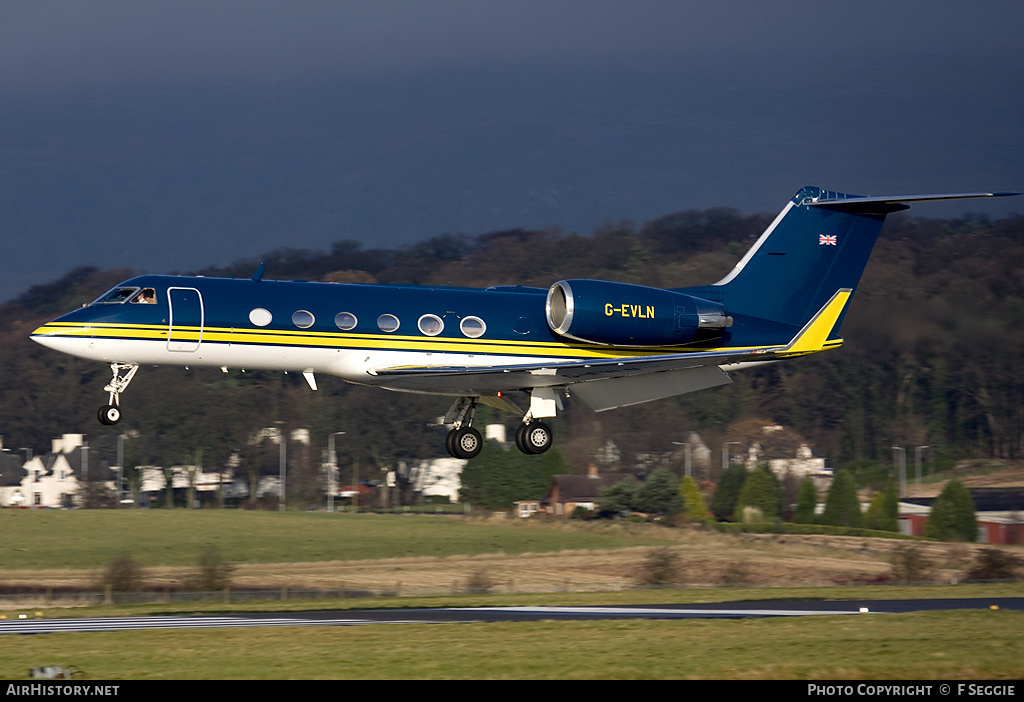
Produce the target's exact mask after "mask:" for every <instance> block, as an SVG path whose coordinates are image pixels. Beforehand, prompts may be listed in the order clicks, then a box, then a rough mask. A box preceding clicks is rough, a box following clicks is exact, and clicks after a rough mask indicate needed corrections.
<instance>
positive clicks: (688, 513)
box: [679, 476, 708, 522]
mask: <svg viewBox="0 0 1024 702" xmlns="http://www.w3.org/2000/svg"><path fill="white" fill-rule="evenodd" d="M679 494H680V495H681V496H682V498H683V515H684V516H685V517H686V519H688V520H690V521H695V522H699V521H703V520H704V519H707V517H708V507H707V504H706V503H705V502H704V495H702V494H701V491H700V486H698V485H697V481H696V480H694V478H693V476H687V477H685V478H683V480H682V481H681V482H680V483H679Z"/></svg>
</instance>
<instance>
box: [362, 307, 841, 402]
mask: <svg viewBox="0 0 1024 702" xmlns="http://www.w3.org/2000/svg"><path fill="white" fill-rule="evenodd" d="M851 293H852V290H849V289H842V290H838V291H836V293H835V294H834V295H833V296H832V298H831V299H830V300H829V301H828V302H827V303H825V305H824V306H823V307H822V308H821V309H820V310H819V311H818V313H817V314H815V315H814V317H813V318H811V320H810V321H808V322H807V324H806V325H804V327H803V328H802V329H801V330H800V331H799V332H797V334H796V335H795V336H794V337H793V338H792V340H790V342H789V343H788V344H786V345H785V346H773V347H762V348H757V347H755V348H749V347H745V348H725V349H718V350H713V351H694V352H689V353H671V354H659V355H647V356H632V357H626V358H615V359H607V360H604V359H597V360H593V359H587V360H576V361H555V362H551V363H531V364H522V365H501V366H458V367H455V366H441V367H432V366H415V367H393V368H378V369H375V370H374V371H372V375H374V376H376V377H377V378H378V379H379V380H378V382H379V384H380V385H382V386H383V387H386V388H390V389H392V390H406V391H413V392H415V391H420V392H433V393H451V394H458V395H493V394H495V393H498V392H503V391H514V390H525V389H532V388H543V387H567V388H569V389H570V392H571V393H572V394H573V395H575V396H577V397H579V398H580V399H582V400H583V401H584V402H585V403H587V404H588V405H590V407H591V408H592V409H594V410H596V411H598V412H600V411H603V410H608V409H614V408H616V407H626V406H628V405H635V404H640V403H641V402H649V401H651V400H660V399H662V398H665V397H672V396H674V395H682V394H684V393H688V392H695V391H697V390H704V389H706V388H712V387H715V386H716V385H725V384H727V383H730V382H732V381H731V380H730V379H729V376H728V375H727V373H726V371H727V370H728V369H730V367H735V368H740V367H743V366H750V365H759V364H762V363H768V362H771V361H774V360H777V359H779V358H784V357H788V356H799V355H803V354H807V353H815V352H817V351H821V350H823V349H826V348H834V347H835V346H838V345H839V344H841V343H842V340H841V339H839V338H836V337H832V331H833V330H834V328H835V325H836V322H837V320H838V318H839V316H840V314H841V312H842V310H843V309H844V308H845V306H846V303H847V302H848V301H849V299H850V294H851Z"/></svg>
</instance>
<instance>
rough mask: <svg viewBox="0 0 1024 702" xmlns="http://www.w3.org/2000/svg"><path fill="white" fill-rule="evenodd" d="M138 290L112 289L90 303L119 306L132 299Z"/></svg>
mask: <svg viewBox="0 0 1024 702" xmlns="http://www.w3.org/2000/svg"><path fill="white" fill-rule="evenodd" d="M138 291H139V289H138V288H114V289H113V290H111V291H110V292H108V293H106V294H105V295H103V296H102V297H100V298H99V299H97V300H96V302H94V303H92V304H94V305H121V304H124V303H125V302H127V301H128V300H130V299H132V296H133V295H135V293H137V292H138Z"/></svg>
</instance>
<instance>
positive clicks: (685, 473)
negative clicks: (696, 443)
mask: <svg viewBox="0 0 1024 702" xmlns="http://www.w3.org/2000/svg"><path fill="white" fill-rule="evenodd" d="M672 443H673V445H675V446H682V447H683V450H684V453H683V456H684V459H683V477H685V478H689V477H690V464H691V460H690V444H689V443H688V442H686V441H673V442H672Z"/></svg>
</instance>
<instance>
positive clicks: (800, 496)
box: [793, 476, 818, 524]
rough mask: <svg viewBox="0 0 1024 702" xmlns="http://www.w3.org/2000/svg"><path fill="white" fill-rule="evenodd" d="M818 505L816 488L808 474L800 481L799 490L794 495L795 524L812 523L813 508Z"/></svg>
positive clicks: (813, 518)
mask: <svg viewBox="0 0 1024 702" xmlns="http://www.w3.org/2000/svg"><path fill="white" fill-rule="evenodd" d="M817 506H818V489H817V488H816V487H814V481H813V480H811V479H810V477H808V476H804V479H803V480H801V481H800V490H799V491H798V492H797V496H796V514H794V515H793V521H794V522H795V523H797V524H814V522H815V516H814V510H815V508H816V507H817Z"/></svg>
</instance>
